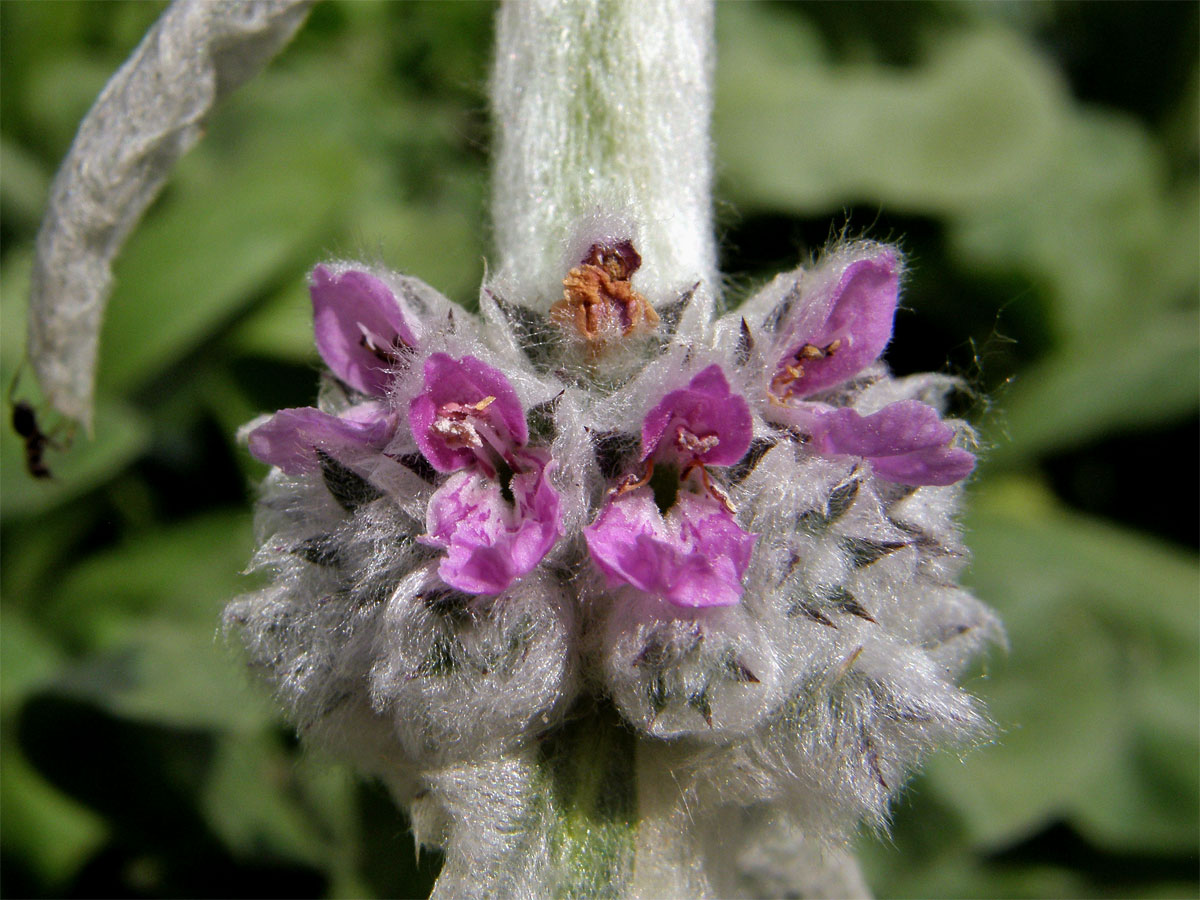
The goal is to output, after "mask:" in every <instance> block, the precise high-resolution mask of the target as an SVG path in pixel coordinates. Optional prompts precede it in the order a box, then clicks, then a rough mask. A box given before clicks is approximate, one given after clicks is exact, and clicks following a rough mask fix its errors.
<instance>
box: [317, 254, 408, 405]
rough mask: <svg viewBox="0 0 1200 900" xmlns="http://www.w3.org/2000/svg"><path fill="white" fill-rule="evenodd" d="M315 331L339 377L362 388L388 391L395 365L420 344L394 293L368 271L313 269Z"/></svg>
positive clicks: (366, 391)
mask: <svg viewBox="0 0 1200 900" xmlns="http://www.w3.org/2000/svg"><path fill="white" fill-rule="evenodd" d="M311 293H312V303H313V334H314V336H315V338H316V342H317V349H318V350H319V351H320V353H321V358H322V359H324V360H325V363H326V364H327V365H328V366H329V368H330V369H331V370H332V371H333V373H334V374H335V375H337V377H338V378H340V379H341V380H342V381H344V382H345V383H346V384H348V385H349V386H350V387H352V388H354V389H355V390H357V391H361V392H362V393H364V394H369V395H372V396H376V397H382V396H385V395H386V394H387V392H388V388H389V386H390V384H391V379H392V374H393V370H394V369H395V368H396V367H397V366H399V365H400V364H401V363H402V361H403V358H404V356H405V354H406V353H407V352H408V351H410V350H411V349H413V348H415V347H416V346H417V337H416V335H415V334H414V333H413V329H412V327H411V326H410V324H409V321H408V318H409V317H408V316H407V315H406V314H405V312H404V310H403V308H402V307H401V306H400V303H399V301H398V300H397V299H396V296H395V295H394V294H393V293H392V291H391V289H390V288H388V286H387V285H386V284H384V283H383V281H382V280H380V279H379V278H377V277H375V276H374V275H372V274H371V273H369V272H365V271H362V270H360V269H351V270H349V271H345V272H342V273H341V274H340V275H338V274H335V273H334V272H333V270H331V269H329V268H328V267H326V266H317V267H316V268H315V269H313V273H312V283H311Z"/></svg>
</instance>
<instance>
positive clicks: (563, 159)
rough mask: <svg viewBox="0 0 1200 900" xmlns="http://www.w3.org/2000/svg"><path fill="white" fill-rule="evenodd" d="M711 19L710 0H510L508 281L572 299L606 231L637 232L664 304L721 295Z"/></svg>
mask: <svg viewBox="0 0 1200 900" xmlns="http://www.w3.org/2000/svg"><path fill="white" fill-rule="evenodd" d="M712 18H713V11H712V5H711V3H709V2H707V0H527V2H513V3H507V4H505V5H504V6H503V7H502V8H501V11H500V16H499V19H498V23H497V36H496V66H495V71H494V74H493V77H492V85H491V89H492V108H493V111H494V116H493V121H494V123H495V129H496V131H495V137H496V141H495V148H494V153H495V170H494V177H493V185H492V190H493V194H492V221H493V223H494V227H495V238H496V247H497V250H498V262H499V279H498V280H499V281H501V282H502V283H504V284H505V285H506V288H507V290H508V292H509V293H510V294H511V295H512V296H513V297H516V298H520V300H521V302H522V303H524V304H525V305H527V306H531V307H534V308H541V309H543V310H544V309H545V308H546V307H548V306H549V304H550V303H551V302H553V301H554V300H557V299H558V297H559V296H560V295H561V293H562V277H563V272H565V271H566V269H568V268H570V267H571V266H572V265H575V264H576V262H577V261H578V259H579V258H580V257H581V256H582V255H583V253H584V251H586V249H587V247H588V244H590V243H592V242H593V241H594V240H595V239H596V238H597V237H610V238H611V237H617V236H620V237H632V239H633V243H634V244H635V245H636V246H637V248H638V250H639V251H640V252H641V255H642V257H643V259H644V260H645V265H644V267H643V268H642V270H641V271H640V272H638V274H637V276H636V277H635V279H634V281H635V284H637V286H638V288H639V289H640V290H641V291H642V292H643V293H644V294H646V296H647V297H649V298H650V300H651V302H654V303H658V302H660V301H661V300H662V299H664V298H666V297H668V296H669V295H670V294H671V293H672V292H676V291H678V290H680V289H684V288H687V287H690V286H691V285H693V284H694V283H696V282H697V281H700V282H701V283H702V284H703V285H705V286H707V287H708V289H709V290H712V289H713V287H714V285H715V281H716V247H715V242H714V239H713V227H712V194H711V181H712V161H711V157H712V153H711V145H710V140H709V118H710V114H711V110H712V90H711V81H712V68H713V49H712V25H713V23H712Z"/></svg>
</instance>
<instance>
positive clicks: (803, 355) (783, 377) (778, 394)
mask: <svg viewBox="0 0 1200 900" xmlns="http://www.w3.org/2000/svg"><path fill="white" fill-rule="evenodd" d="M841 346H842V340H841V338H834V339H833V340H832V341H830V342H829V343H828V344H826V345H825V346H824V347H818V346H817V345H816V344H803V345H801V347H800V349H798V350H797V351H796V352H795V353H793V354H792V355H791V357H790V358H788V359H785V360H784V361H783V362H782V363H781V364H780V368H779V371H778V372H776V373H775V377H774V378H772V379H771V384H770V386H769V387H768V393H769V394H770V395H771V402H773V403H775V402H779V401H783V400H787V399H788V398H790V397H791V396H792V395H793V394H794V393H795V391H794V387H795V384H796V382H797V381H799V380H800V379H801V378H803V377H804V363H805V362H806V361H809V360H814V359H826V358H828V357H830V356H833V354H834V353H836V352H837V351H838V349H839V348H840V347H841Z"/></svg>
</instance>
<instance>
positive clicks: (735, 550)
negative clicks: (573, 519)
mask: <svg viewBox="0 0 1200 900" xmlns="http://www.w3.org/2000/svg"><path fill="white" fill-rule="evenodd" d="M584 536H585V538H586V540H587V546H588V551H589V552H590V553H591V555H592V559H593V560H595V562H596V565H597V566H598V567H599V568H600V571H602V572H603V573H604V574H605V576H606V577H607V578H608V583H609V586H611V587H615V586H617V585H619V584H631V585H633V586H634V587H636V588H638V589H640V590H642V591H645V592H646V593H647V594H652V595H654V596H656V597H662V598H663V599H665V600H668V601H670V602H671V603H674V604H675V605H676V606H696V607H705V606H732V605H734V604H735V603H737V602H738V601H739V600H740V599H741V598H742V576H744V575H745V574H746V569H747V568H748V567H749V565H750V554H751V551H753V549H754V541H755V538H756V537H757V535H753V534H749V533H748V532H746V531H744V530H743V529H742V528H741V527H740V526H738V524H737V523H736V522H735V521H734V520H733V514H732V513H731V512H730V511H729V509H728V508H727V507H726V506H725V504H724V503H722V502H721V501H720V500H718V499H716V498H715V497H713V496H711V495H709V494H692V493H687V492H681V493H680V495H679V498H678V499H677V500H676V501H675V504H674V505H673V506H672V507H671V508H670V510H668V511H667V514H666V515H665V516H664V515H663V514H662V513H661V512H659V509H658V506H657V505H656V504H655V502H654V494H653V492H652V491H651V490H650V489H649V488H646V487H642V488H637V489H636V490H633V491H629V492H627V493H625V494H622V495H620V496H618V497H615V498H614V499H612V500H610V501H609V502H608V503H606V504H605V506H604V509H603V510H602V511H601V512H600V515H599V517H598V518H597V519H596V521H595V522H594V523H593V524H592V525H590V526H588V528H586V529H585V530H584Z"/></svg>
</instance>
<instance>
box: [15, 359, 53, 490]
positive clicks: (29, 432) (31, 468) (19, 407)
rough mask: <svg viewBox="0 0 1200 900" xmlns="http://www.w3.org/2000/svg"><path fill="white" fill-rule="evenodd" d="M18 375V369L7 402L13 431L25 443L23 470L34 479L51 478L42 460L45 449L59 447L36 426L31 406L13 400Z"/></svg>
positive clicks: (25, 402)
mask: <svg viewBox="0 0 1200 900" xmlns="http://www.w3.org/2000/svg"><path fill="white" fill-rule="evenodd" d="M20 374H21V373H20V369H18V370H17V375H16V377H14V378H13V381H12V385H11V386H10V387H9V389H8V402H9V403H10V404H11V405H12V428H13V431H15V432H16V433H17V435H18V436H19V437H20V438H21V439H22V440H23V441H24V442H25V470H26V471H27V472H28V473H29V474H30V475H31V476H33V477H34V478H39V479H46V478H53V477H54V473H53V472H51V471H50V467H49V466H48V465H46V460H45V458H44V457H45V454H46V448H47V447H51V448H54V449H56V450H57V449H60V447H59V445H58V444H56V443H55V442H54V440H53V439H52V438H51V437H50V436H49V435H47V434H46V433H45V432H44V431H42V429H41V428H40V427H39V426H38V420H37V413H36V412H35V411H34V409H33V405H32V404H31V403H28V402H27V401H25V400H14V399H13V395H14V394H15V393H16V389H17V379H18V378H20Z"/></svg>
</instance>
